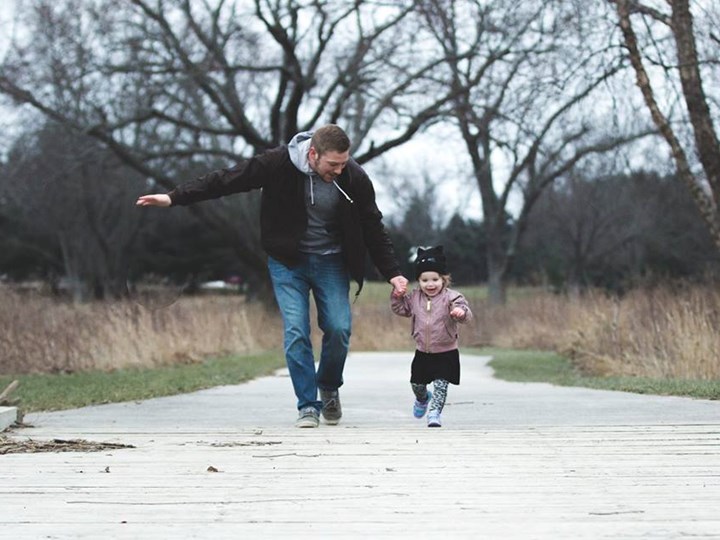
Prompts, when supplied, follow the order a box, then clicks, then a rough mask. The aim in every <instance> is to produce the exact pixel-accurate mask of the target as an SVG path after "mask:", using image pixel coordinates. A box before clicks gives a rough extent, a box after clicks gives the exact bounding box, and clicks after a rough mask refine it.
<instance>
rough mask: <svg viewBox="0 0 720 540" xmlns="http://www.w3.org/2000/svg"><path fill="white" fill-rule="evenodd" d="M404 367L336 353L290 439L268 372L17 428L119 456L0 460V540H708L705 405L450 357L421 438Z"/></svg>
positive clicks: (716, 429)
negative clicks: (316, 401)
mask: <svg viewBox="0 0 720 540" xmlns="http://www.w3.org/2000/svg"><path fill="white" fill-rule="evenodd" d="M410 356H411V355H410V353H354V354H352V355H351V356H350V358H349V359H348V363H347V368H346V372H345V380H346V384H345V386H344V387H343V388H342V391H341V396H342V402H343V408H344V418H343V421H342V423H341V424H340V425H338V426H327V425H321V427H320V428H319V429H305V430H299V429H295V428H293V427H292V423H293V421H294V413H293V408H294V397H293V396H292V391H291V386H290V381H289V379H288V377H287V374H286V373H285V372H279V373H278V374H276V375H275V376H272V377H264V378H261V379H257V380H255V381H251V382H249V383H247V384H242V385H237V386H225V387H218V388H213V389H209V390H204V391H200V392H195V393H192V394H186V395H180V396H173V397H167V398H159V399H153V400H147V401H143V402H136V403H122V404H110V405H103V406H97V407H87V408H83V409H77V410H71V411H62V412H56V413H41V414H33V415H29V416H28V417H27V418H26V422H28V423H31V424H32V425H33V426H34V427H33V428H28V429H21V430H17V431H15V432H14V433H13V434H12V435H13V437H15V438H17V439H22V438H25V437H31V438H32V439H34V440H44V439H52V438H59V439H65V440H67V439H74V438H81V439H84V440H88V441H95V442H112V443H124V444H131V445H134V446H135V448H128V449H119V450H106V451H102V452H72V453H33V454H10V455H4V456H0V530H1V531H2V533H3V534H2V536H3V537H7V538H14V539H24V538H73V539H79V538H88V539H96V538H113V539H116V538H117V539H125V538H127V539H130V538H133V539H134V538H173V539H182V538H213V539H224V538H228V539H229V538H293V537H294V538H315V539H317V538H361V537H366V538H429V537H431V536H434V535H437V534H441V535H445V536H446V537H448V538H452V539H455V538H473V539H477V538H502V539H506V538H517V539H535V538H537V539H545V538H547V539H559V538H568V539H570V538H572V539H579V538H592V539H598V538H668V539H670V538H672V539H674V538H680V537H692V538H720V510H719V509H720V402H717V401H705V400H694V399H688V398H676V397H657V396H641V395H635V394H628V393H622V392H608V391H598V390H588V389H579V388H563V387H555V386H551V385H547V384H536V383H529V384H520V383H507V382H502V381H499V380H496V379H494V378H493V377H492V372H491V370H490V369H489V368H488V367H487V365H486V363H487V360H488V359H487V358H483V357H479V356H469V355H465V356H463V358H462V384H461V385H460V386H459V387H455V386H451V387H450V391H449V395H448V403H447V406H446V409H445V412H444V414H443V419H444V427H443V428H442V429H428V428H426V427H425V424H424V422H423V421H418V420H415V419H414V418H412V416H411V412H410V411H411V406H412V399H413V398H412V394H411V393H410V390H409V384H408V382H407V381H408V378H409V359H410ZM214 471H217V472H214Z"/></svg>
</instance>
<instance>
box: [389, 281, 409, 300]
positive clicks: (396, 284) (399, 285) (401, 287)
mask: <svg viewBox="0 0 720 540" xmlns="http://www.w3.org/2000/svg"><path fill="white" fill-rule="evenodd" d="M390 284H391V285H392V286H393V292H392V294H393V296H394V297H395V298H398V297H400V296H402V295H404V294H405V293H406V292H407V286H408V280H407V279H406V278H405V276H395V277H394V278H392V279H391V280H390Z"/></svg>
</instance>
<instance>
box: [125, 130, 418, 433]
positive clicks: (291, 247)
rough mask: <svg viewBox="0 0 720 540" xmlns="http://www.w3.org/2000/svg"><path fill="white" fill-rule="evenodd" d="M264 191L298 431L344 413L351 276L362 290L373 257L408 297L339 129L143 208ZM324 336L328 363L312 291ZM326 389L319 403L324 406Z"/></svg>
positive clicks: (368, 189) (263, 225)
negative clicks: (317, 338)
mask: <svg viewBox="0 0 720 540" xmlns="http://www.w3.org/2000/svg"><path fill="white" fill-rule="evenodd" d="M253 189H262V200H261V207H260V208H261V213H260V235H261V240H262V245H263V248H264V249H265V252H266V253H267V255H268V268H269V271H270V278H271V280H272V284H273V290H274V292H275V298H276V299H277V302H278V305H279V306H280V312H281V313H282V318H283V325H284V340H283V341H284V349H285V359H286V361H287V365H288V369H289V371H290V378H291V379H292V384H293V388H294V390H295V395H296V396H297V407H298V411H299V413H298V419H297V421H296V423H295V425H296V426H297V427H302V428H305V427H317V426H318V424H319V417H320V413H322V416H323V418H324V419H325V422H326V423H327V424H337V423H338V422H339V421H340V417H341V416H342V407H341V405H340V395H339V392H338V388H340V386H342V384H343V375H342V374H343V369H344V366H345V358H346V356H347V352H348V347H349V343H350V331H351V312H350V299H349V288H350V278H353V279H354V280H355V281H356V282H357V283H358V287H359V288H358V293H359V292H360V289H362V285H363V274H364V270H365V257H366V254H367V253H369V254H370V258H371V260H372V262H373V263H374V264H375V266H376V267H377V268H378V270H379V271H380V273H381V274H382V275H383V276H384V277H385V278H386V279H387V280H388V281H389V282H390V283H391V284H392V285H393V287H394V290H395V292H396V293H397V294H404V293H405V291H406V289H407V284H408V281H407V279H405V277H403V276H402V274H401V272H400V266H399V264H398V262H397V259H396V257H395V254H394V250H393V246H392V243H391V242H390V239H389V237H388V235H387V233H386V231H385V227H384V226H383V224H382V214H381V213H380V211H379V210H378V207H377V205H376V203H375V191H374V188H373V185H372V182H371V181H370V178H369V177H368V175H367V174H366V173H365V171H364V170H363V169H362V167H360V165H358V164H357V163H356V162H355V161H353V160H352V159H351V158H350V140H349V139H348V136H347V135H346V134H345V132H344V131H343V130H342V129H341V128H339V127H338V126H336V125H332V124H330V125H326V126H323V127H321V128H319V129H318V130H317V131H315V132H314V133H313V132H303V133H299V134H297V135H296V136H295V137H293V139H292V140H291V141H290V143H289V144H288V145H287V146H281V147H278V148H275V149H272V150H268V151H267V152H264V153H262V154H259V155H257V156H255V157H252V158H250V159H248V160H245V161H242V162H240V163H238V164H237V165H235V166H234V167H232V168H230V169H221V170H217V171H213V172H210V173H208V174H206V175H204V176H202V177H200V178H198V179H197V180H194V181H191V182H188V183H186V184H183V185H181V186H179V187H178V188H176V189H174V190H173V191H171V192H170V193H167V194H155V195H144V196H141V197H139V198H138V200H137V203H136V204H137V205H138V206H182V205H188V204H192V203H195V202H198V201H203V200H206V199H214V198H218V197H222V196H225V195H230V194H232V193H238V192H245V191H250V190H253ZM310 291H312V292H313V297H314V298H315V304H316V306H317V311H318V325H319V326H320V329H321V330H322V332H323V338H322V351H321V353H320V362H319V365H318V368H317V372H316V371H315V362H314V356H313V350H312V344H311V341H310V303H309V294H310ZM318 389H319V391H320V400H318Z"/></svg>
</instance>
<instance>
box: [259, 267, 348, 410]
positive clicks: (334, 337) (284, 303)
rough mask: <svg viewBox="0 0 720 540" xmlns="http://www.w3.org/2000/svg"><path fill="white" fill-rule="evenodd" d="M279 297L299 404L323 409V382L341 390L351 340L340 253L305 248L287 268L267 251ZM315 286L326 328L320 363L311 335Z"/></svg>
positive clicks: (320, 319) (326, 387)
mask: <svg viewBox="0 0 720 540" xmlns="http://www.w3.org/2000/svg"><path fill="white" fill-rule="evenodd" d="M268 269H269V270H270V279H271V280H272V284H273V289H274V291H275V298H276V299H277V303H278V306H279V307H280V312H281V313H282V318H283V326H284V336H283V346H284V348H285V360H286V361H287V366H288V370H289V371H290V378H291V379H292V384H293V388H294V390H295V395H296V396H297V407H298V409H302V408H304V407H308V406H312V407H315V408H316V409H318V410H320V408H321V407H322V402H321V401H319V400H318V388H320V389H322V390H336V389H338V388H339V387H340V386H342V383H343V376H342V374H343V369H344V367H345V358H346V357H347V352H348V347H349V346H350V327H351V323H352V320H351V312H350V299H349V298H348V295H349V293H350V276H349V274H348V271H347V269H346V268H345V263H344V262H343V260H342V255H341V254H333V255H310V254H303V259H302V262H301V263H300V265H298V266H296V267H293V268H288V267H287V266H285V265H284V264H282V263H280V262H278V261H277V260H275V259H273V258H272V257H268ZM310 291H312V292H313V297H314V298H315V305H316V306H317V312H318V326H319V327H320V329H321V330H322V332H323V338H322V351H321V352H320V363H319V365H318V369H317V372H316V371H315V358H314V355H313V350H312V343H311V341H310Z"/></svg>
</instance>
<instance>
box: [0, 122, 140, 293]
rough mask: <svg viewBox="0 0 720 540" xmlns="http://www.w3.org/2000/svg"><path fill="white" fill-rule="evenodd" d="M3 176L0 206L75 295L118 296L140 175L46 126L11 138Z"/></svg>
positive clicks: (136, 221)
mask: <svg viewBox="0 0 720 540" xmlns="http://www.w3.org/2000/svg"><path fill="white" fill-rule="evenodd" d="M85 139H86V138H85ZM4 173H5V174H4V175H3V177H2V178H1V179H0V200H1V201H2V205H0V210H2V209H3V207H6V208H11V209H12V216H13V218H14V219H15V221H16V222H17V225H18V229H19V230H22V231H24V232H25V235H26V237H29V238H33V239H35V241H33V242H32V245H31V246H29V247H30V248H32V249H35V250H36V251H37V252H38V253H40V254H41V255H42V256H43V259H45V260H47V261H48V263H49V265H50V266H51V267H53V268H58V269H64V274H65V277H66V278H67V283H68V285H69V288H70V292H71V294H72V296H73V299H74V300H76V301H86V300H88V299H90V298H95V299H102V298H105V297H116V298H117V297H120V296H123V295H124V294H125V291H126V279H127V272H128V270H129V268H130V267H131V266H132V258H133V257H134V256H135V253H134V252H133V245H134V243H135V238H136V236H137V234H138V231H139V229H140V227H141V225H142V221H143V217H144V216H143V215H142V214H141V213H138V212H134V211H133V208H132V201H133V200H134V199H135V193H136V192H137V190H138V189H141V186H142V183H143V180H142V178H139V177H138V176H137V175H131V174H128V170H127V169H126V168H125V169H123V168H122V167H121V166H120V164H119V163H118V160H117V159H116V158H115V157H114V156H113V155H112V154H111V153H109V152H108V151H107V150H105V149H103V148H102V147H101V146H100V145H99V144H97V142H96V141H93V140H84V138H83V137H81V136H78V135H76V134H72V133H70V134H68V133H67V131H66V130H65V129H63V128H61V127H60V126H57V125H52V124H50V125H48V126H46V127H45V128H44V129H42V130H40V131H37V132H31V133H28V134H26V135H25V136H24V137H23V138H22V139H20V140H18V141H17V143H16V144H15V146H14V148H13V152H12V155H11V157H10V159H9V160H8V165H7V167H6V168H5V171H4ZM48 246H50V248H49V247H48ZM55 246H57V249H55Z"/></svg>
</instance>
